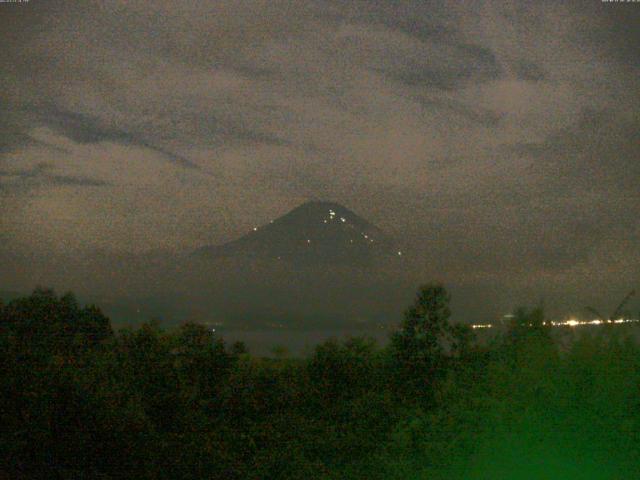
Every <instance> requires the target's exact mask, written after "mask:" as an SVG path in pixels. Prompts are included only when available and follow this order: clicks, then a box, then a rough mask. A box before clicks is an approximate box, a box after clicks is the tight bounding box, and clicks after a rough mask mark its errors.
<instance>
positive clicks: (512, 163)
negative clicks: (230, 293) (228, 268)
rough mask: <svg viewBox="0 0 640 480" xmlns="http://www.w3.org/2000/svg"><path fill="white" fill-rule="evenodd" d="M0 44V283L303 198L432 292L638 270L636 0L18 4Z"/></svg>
mask: <svg viewBox="0 0 640 480" xmlns="http://www.w3.org/2000/svg"><path fill="white" fill-rule="evenodd" d="M534 3H535V5H534ZM0 35H1V37H2V48H1V49H0V82H1V85H2V88H1V89H0V109H1V111H2V115H1V116H0V208H1V215H0V259H2V258H4V259H5V262H4V264H5V267H4V273H3V267H0V275H1V276H2V277H3V278H0V280H1V281H2V284H1V285H0V286H1V287H4V288H8V287H10V286H11V282H12V279H11V278H10V277H11V275H14V274H15V271H17V270H20V269H21V268H22V267H24V268H25V269H26V268H27V266H28V265H27V264H26V263H29V262H30V260H29V258H30V256H45V257H46V256H51V255H57V254H60V255H89V256H90V255H92V252H111V253H122V252H136V253H143V252H149V251H157V250H170V251H184V250H189V249H191V248H194V247H196V246H199V245H202V244H206V243H217V242H223V241H226V240H229V239H232V238H234V237H237V236H239V235H241V234H243V233H245V232H246V231H248V230H249V229H250V227H251V226H252V225H255V224H261V223H266V222H267V221H268V220H270V219H271V218H274V217H275V216H278V215H281V214H283V213H285V212H287V211H288V210H289V209H291V208H293V207H295V206H296V205H298V204H299V203H301V202H304V201H305V200H308V199H327V200H333V201H337V202H340V203H342V204H344V205H345V206H347V207H349V208H351V209H352V210H354V211H356V212H357V213H359V214H361V215H362V216H363V217H365V218H367V219H368V220H370V221H372V222H373V223H375V224H377V225H378V226H380V227H381V228H383V229H385V230H387V231H388V232H390V233H391V234H393V235H395V236H396V237H399V238H401V239H402V241H403V242H404V243H406V244H407V245H408V248H410V249H412V250H413V251H414V252H415V253H416V254H417V255H419V256H420V258H422V259H423V260H424V263H425V265H431V266H432V268H433V270H434V271H437V272H439V273H440V275H441V276H442V277H443V279H444V280H445V281H456V282H459V283H465V282H467V283H473V284H478V285H480V284H486V285H492V286H493V288H494V289H495V290H496V291H500V290H502V289H503V288H509V286H513V285H517V286H518V288H521V289H523V290H526V291H527V292H529V295H530V296H531V297H533V298H537V297H538V296H540V295H543V294H545V291H553V292H556V293H558V292H560V293H561V294H562V295H565V296H567V297H568V298H572V299H574V298H575V299H578V298H580V299H582V298H586V297H589V295H592V291H593V290H598V291H600V292H602V291H603V289H606V290H607V291H608V292H610V293H612V294H615V295H618V293H619V294H620V296H622V295H623V294H624V293H625V292H626V291H627V290H628V289H629V288H631V287H632V286H633V284H634V283H635V284H637V283H638V282H639V281H640V263H639V262H640V254H639V253H638V244H639V242H638V239H639V238H640V222H638V216H639V214H640V189H639V188H638V185H639V180H640V158H639V153H640V138H639V137H640V135H639V132H640V113H639V112H640V75H639V74H640V63H639V57H640V49H639V48H638V45H639V44H640V4H633V3H631V4H613V3H602V2H601V1H600V0H582V1H579V2H566V1H557V0H556V1H539V2H528V1H524V0H523V1H519V2H515V1H514V2H507V1H478V2H447V1H442V2H430V1H428V0H417V1H400V2H399V1H388V2H387V1H382V0H380V1H343V2H336V1H320V0H318V1H306V0H300V1H280V0H268V1H242V0H232V1H226V0H217V1H215V2H213V1H212V2H205V1H197V2H195V1H183V2H175V1H164V0H157V1H135V0H133V1H124V0H121V1H116V0H106V1H105V0H99V1H98V0H85V1H82V2H72V1H55V0H47V1H45V0H30V1H29V2H28V3H20V4H13V3H0ZM20 259H22V260H20ZM21 261H24V262H25V265H21V264H20V262H21ZM10 263H11V264H12V265H13V266H12V270H11V271H9V268H8V267H6V265H8V264H10ZM443 272H444V273H443Z"/></svg>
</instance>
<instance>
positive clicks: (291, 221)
mask: <svg viewBox="0 0 640 480" xmlns="http://www.w3.org/2000/svg"><path fill="white" fill-rule="evenodd" d="M195 254H196V255H197V256H203V257H209V258H220V257H244V258H255V259H264V260H267V259H271V260H281V261H293V262H296V263H308V264H316V263H325V264H344V265H362V264H367V263H369V262H370V261H372V260H373V259H374V258H376V257H378V258H379V257H390V256H401V255H402V253H401V252H400V251H399V250H398V249H394V248H393V244H392V242H391V241H390V239H389V238H388V237H387V236H386V235H385V234H384V232H383V231H382V230H380V229H379V228H378V227H376V226H375V225H372V224H371V223H369V222H368V221H366V220H365V219H363V218H362V217H360V216H358V215H357V214H355V213H354V212H352V211H351V210H349V209H348V208H346V207H344V206H342V205H340V204H337V203H333V202H321V201H310V202H306V203H304V204H302V205H300V206H298V207H296V208H294V209H293V210H291V211H290V212H289V213H287V214H285V215H283V216H282V217H280V218H278V219H276V220H272V221H271V222H269V223H267V224H265V225H263V226H260V227H258V226H256V227H254V228H253V230H252V231H250V232H249V233H247V234H246V235H244V236H242V237H241V238H239V239H237V240H233V241H231V242H228V243H225V244H222V245H215V246H213V245H212V246H205V247H202V248H200V249H198V250H196V252H195Z"/></svg>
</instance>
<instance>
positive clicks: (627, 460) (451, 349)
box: [0, 285, 640, 479]
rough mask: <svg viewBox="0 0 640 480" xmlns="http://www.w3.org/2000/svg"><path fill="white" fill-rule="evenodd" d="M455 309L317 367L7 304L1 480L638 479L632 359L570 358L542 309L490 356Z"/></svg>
mask: <svg viewBox="0 0 640 480" xmlns="http://www.w3.org/2000/svg"><path fill="white" fill-rule="evenodd" d="M449 303H450V296H449V294H448V293H447V291H446V290H445V289H444V288H443V287H442V286H439V285H427V286H423V287H421V288H420V289H419V290H418V293H417V295H416V298H415V301H414V303H413V304H412V305H411V306H410V307H409V308H408V309H407V311H406V312H405V315H404V320H403V322H402V323H401V324H400V326H399V328H398V330H397V331H396V332H394V333H393V334H392V337H391V341H390V342H389V344H388V345H387V346H385V347H380V346H378V345H376V343H375V342H374V341H372V340H370V339H367V338H359V337H354V338H349V339H346V340H343V341H338V340H330V341H327V342H324V343H322V344H320V345H318V346H317V347H316V349H315V351H314V353H313V354H312V355H310V356H309V357H308V358H289V357H288V356H287V355H286V351H284V349H280V350H278V352H276V355H274V357H272V358H259V357H255V356H252V355H251V354H250V353H247V350H246V348H245V346H244V345H243V344H242V343H239V342H237V343H235V344H232V345H228V344H226V343H225V342H224V340H223V339H222V338H220V337H218V336H216V335H215V334H214V333H213V332H212V331H211V330H210V329H208V328H206V327H205V326H202V325H198V324H194V323H186V324H183V325H181V326H180V327H179V328H176V329H173V330H171V331H165V330H163V329H162V328H161V327H160V326H159V325H158V324H157V323H153V322H150V323H145V324H143V325H141V326H140V327H138V328H135V329H124V330H121V331H117V332H115V331H114V330H113V329H112V328H111V325H110V321H109V319H108V318H107V317H106V316H105V315H103V314H102V313H101V311H100V309H99V308H97V307H93V306H90V307H83V306H80V305H79V304H78V302H77V301H76V300H75V298H74V296H73V295H70V294H67V295H65V296H62V297H58V296H56V295H55V294H54V292H52V291H50V290H42V289H39V290H36V291H34V292H33V294H32V295H30V296H29V297H25V298H19V299H16V300H12V301H10V302H8V303H7V304H6V305H2V304H0V357H1V358H0V364H1V365H2V368H1V369H0V382H1V384H2V388H1V389H0V392H1V393H0V425H2V428H1V429H0V478H16V479H17V478H61V479H80V478H98V479H133V478H135V479H146V478H149V479H164V478H166V479H193V478H212V479H298V478H300V479H310V478H314V479H315V478H318V479H421V478H425V479H427V478H428V479H502V478H509V479H528V478H563V479H572V478H580V479H601V478H602V479H609V478H640V463H639V462H638V461H637V459H638V458H640V436H638V432H640V408H639V407H640V346H638V345H637V344H636V343H635V342H633V341H631V340H630V339H627V338H625V336H624V334H622V333H620V332H621V331H620V330H613V329H602V330H598V331H597V332H592V333H591V334H588V335H583V336H578V337H576V338H572V339H571V341H568V342H567V341H561V340H562V339H563V338H564V337H567V336H572V335H575V334H574V333H573V332H571V331H570V329H563V330H562V332H563V335H560V334H557V332H554V333H553V334H552V332H551V329H550V327H549V326H548V322H547V323H546V324H545V322H544V312H543V310H542V309H541V308H534V309H533V310H526V309H520V310H518V311H517V312H516V314H515V315H514V317H513V321H512V323H511V325H510V326H509V327H508V328H507V329H506V331H505V332H504V333H503V334H501V335H498V336H496V337H495V338H494V339H493V340H492V341H491V342H489V343H488V344H482V343H479V342H476V341H475V340H474V338H473V332H472V331H471V330H470V329H469V328H468V327H465V326H462V325H451V324H450V323H449V316H450V307H449ZM562 332H561V333H562ZM559 338H560V340H559ZM565 340H566V339H565ZM283 352H284V353H283Z"/></svg>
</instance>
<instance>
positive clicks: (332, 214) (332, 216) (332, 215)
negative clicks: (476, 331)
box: [253, 208, 491, 328]
mask: <svg viewBox="0 0 640 480" xmlns="http://www.w3.org/2000/svg"><path fill="white" fill-rule="evenodd" d="M338 218H339V219H340V222H342V223H347V219H346V218H345V217H338ZM335 219H336V212H335V210H333V209H331V208H330V209H329V218H328V219H327V218H324V219H323V220H322V222H323V223H328V222H329V221H333V220H335ZM269 223H273V220H271V221H270V222H269ZM253 231H254V232H257V231H258V227H253ZM360 235H361V236H362V237H363V238H364V239H365V240H368V241H369V242H370V243H373V238H370V237H369V235H368V234H367V233H364V232H360ZM306 243H307V244H310V243H311V239H309V238H308V239H307V242H306ZM349 243H353V239H349ZM397 254H398V256H402V251H401V250H398V252H397ZM280 258H281V257H278V260H280ZM472 327H473V328H490V327H491V325H489V326H488V327H487V326H482V325H472Z"/></svg>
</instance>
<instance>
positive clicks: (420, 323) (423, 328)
mask: <svg viewBox="0 0 640 480" xmlns="http://www.w3.org/2000/svg"><path fill="white" fill-rule="evenodd" d="M450 300H451V295H450V294H449V293H448V292H447V290H446V289H445V288H444V287H443V286H442V285H439V284H428V285H423V286H421V287H420V288H419V289H418V293H417V295H416V298H415V300H414V303H413V305H412V306H411V307H409V308H408V309H407V310H406V311H405V314H404V321H403V322H402V328H401V329H400V330H399V331H398V332H395V333H394V334H393V336H392V337H391V348H392V353H393V356H394V359H395V361H396V364H397V366H398V368H399V372H398V373H399V375H400V378H401V379H402V381H403V382H405V383H406V384H407V385H409V386H412V387H413V388H414V389H417V390H418V391H419V392H421V393H422V394H424V395H426V396H427V397H430V395H431V390H432V388H431V387H432V386H433V384H434V382H435V381H437V380H438V379H439V378H441V376H442V374H443V373H444V368H443V367H444V346H445V343H446V342H447V341H448V340H449V335H450V332H451V327H450V325H449V317H450V316H451V310H450V309H449V302H450Z"/></svg>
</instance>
